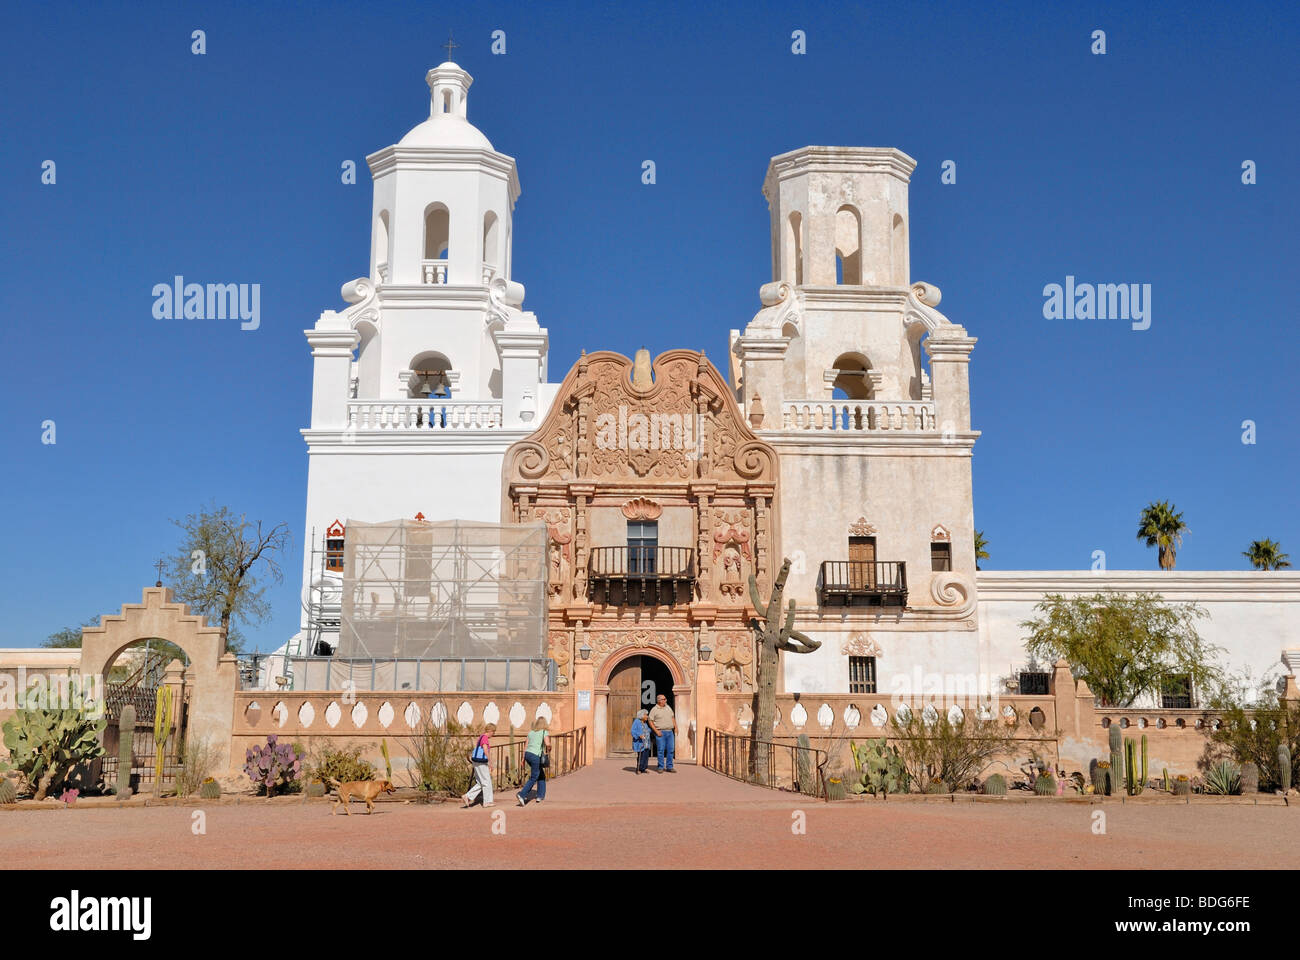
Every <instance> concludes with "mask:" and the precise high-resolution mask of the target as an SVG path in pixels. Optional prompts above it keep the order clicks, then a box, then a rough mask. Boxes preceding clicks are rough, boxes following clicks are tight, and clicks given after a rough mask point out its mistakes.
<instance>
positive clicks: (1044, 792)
mask: <svg viewBox="0 0 1300 960" xmlns="http://www.w3.org/2000/svg"><path fill="white" fill-rule="evenodd" d="M1034 793H1036V794H1038V795H1039V796H1040V797H1054V796H1056V777H1054V776H1052V775H1051V774H1050V773H1040V774H1039V775H1038V779H1037V780H1035V781H1034Z"/></svg>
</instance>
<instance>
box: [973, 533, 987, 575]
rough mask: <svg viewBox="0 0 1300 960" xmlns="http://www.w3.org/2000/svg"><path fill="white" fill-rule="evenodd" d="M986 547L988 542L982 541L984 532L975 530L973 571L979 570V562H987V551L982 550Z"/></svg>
mask: <svg viewBox="0 0 1300 960" xmlns="http://www.w3.org/2000/svg"><path fill="white" fill-rule="evenodd" d="M988 545H989V542H988V541H987V540H985V539H984V531H983V530H976V531H975V569H976V570H978V569H979V568H980V561H981V560H987V559H988V558H989V552H988V550H986V549H984V548H985V547H987V546H988Z"/></svg>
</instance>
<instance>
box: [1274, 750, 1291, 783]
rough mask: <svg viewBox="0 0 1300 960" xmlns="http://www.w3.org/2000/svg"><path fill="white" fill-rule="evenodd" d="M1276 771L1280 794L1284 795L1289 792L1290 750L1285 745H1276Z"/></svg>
mask: <svg viewBox="0 0 1300 960" xmlns="http://www.w3.org/2000/svg"><path fill="white" fill-rule="evenodd" d="M1277 770H1278V782H1279V783H1280V784H1281V786H1282V793H1283V794H1286V793H1288V792H1289V791H1290V790H1291V748H1290V747H1288V746H1287V745H1286V744H1285V743H1279V744H1278V745H1277Z"/></svg>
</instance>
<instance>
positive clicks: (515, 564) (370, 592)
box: [335, 520, 547, 660]
mask: <svg viewBox="0 0 1300 960" xmlns="http://www.w3.org/2000/svg"><path fill="white" fill-rule="evenodd" d="M546 574H547V571H546V526H545V525H544V524H511V525H508V526H507V525H502V524H495V523H472V522H469V521H465V520H449V521H446V522H439V523H430V522H426V521H422V520H394V521H390V522H388V523H362V522H361V521H358V520H349V521H348V522H347V540H346V543H345V545H344V550H343V598H342V599H343V609H342V616H341V620H340V624H339V645H338V649H337V651H336V652H335V656H336V657H337V658H340V659H358V660H359V659H384V660H390V659H412V660H433V659H458V658H501V657H510V658H528V657H544V656H545V655H546V604H547V595H546Z"/></svg>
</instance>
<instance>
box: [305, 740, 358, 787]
mask: <svg viewBox="0 0 1300 960" xmlns="http://www.w3.org/2000/svg"><path fill="white" fill-rule="evenodd" d="M371 746H372V744H362V745H359V746H355V747H351V748H350V749H347V750H334V749H331V748H329V747H317V746H315V745H314V744H313V750H312V753H311V758H310V759H309V760H308V761H307V776H308V778H309V779H312V778H314V779H316V780H320V781H321V782H322V783H325V784H328V783H329V782H330V781H331V780H337V781H338V782H339V783H350V782H352V781H354V780H373V779H375V767H374V764H372V763H370V762H369V761H368V760H363V759H362V758H361V754H362V753H364V752H365V751H366V750H367V749H369V748H370V747H371Z"/></svg>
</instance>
